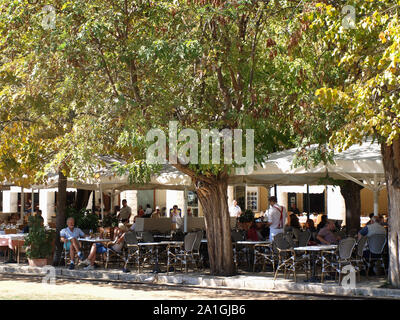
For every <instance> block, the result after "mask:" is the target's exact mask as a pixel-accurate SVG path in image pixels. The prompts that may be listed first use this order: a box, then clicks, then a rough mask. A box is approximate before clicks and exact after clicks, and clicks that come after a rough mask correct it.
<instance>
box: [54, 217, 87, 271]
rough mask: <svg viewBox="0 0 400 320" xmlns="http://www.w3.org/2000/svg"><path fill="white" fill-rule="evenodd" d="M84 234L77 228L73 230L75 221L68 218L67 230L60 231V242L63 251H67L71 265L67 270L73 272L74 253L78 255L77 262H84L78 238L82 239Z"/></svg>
mask: <svg viewBox="0 0 400 320" xmlns="http://www.w3.org/2000/svg"><path fill="white" fill-rule="evenodd" d="M84 236H85V234H84V233H83V231H82V230H81V229H79V228H75V219H74V218H72V217H70V218H68V219H67V228H65V229H62V230H61V231H60V238H61V241H62V242H64V248H65V250H67V251H68V250H69V253H70V257H71V264H70V266H69V268H68V269H70V270H73V269H74V268H75V261H74V260H75V252H77V253H78V257H79V260H81V261H83V260H85V259H84V258H83V254H82V252H81V246H80V244H79V241H78V238H79V237H84Z"/></svg>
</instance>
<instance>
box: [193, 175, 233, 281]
mask: <svg viewBox="0 0 400 320" xmlns="http://www.w3.org/2000/svg"><path fill="white" fill-rule="evenodd" d="M197 195H198V197H199V201H200V203H201V206H202V208H203V212H204V217H205V220H206V231H207V241H208V256H209V259H210V272H211V274H212V275H221V276H231V275H234V274H235V267H234V263H233V250H232V239H231V226H230V216H229V210H228V184H227V182H226V180H216V181H215V183H213V184H209V183H204V182H202V185H201V186H200V187H197Z"/></svg>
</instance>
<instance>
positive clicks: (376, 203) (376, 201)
mask: <svg viewBox="0 0 400 320" xmlns="http://www.w3.org/2000/svg"><path fill="white" fill-rule="evenodd" d="M378 213H379V189H378V188H377V189H375V190H374V216H377V215H378Z"/></svg>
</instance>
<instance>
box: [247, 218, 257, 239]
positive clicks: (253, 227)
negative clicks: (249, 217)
mask: <svg viewBox="0 0 400 320" xmlns="http://www.w3.org/2000/svg"><path fill="white" fill-rule="evenodd" d="M246 240H249V241H259V240H260V239H259V237H258V234H257V229H256V224H255V223H254V221H253V223H252V224H251V227H250V228H249V230H247V234H246Z"/></svg>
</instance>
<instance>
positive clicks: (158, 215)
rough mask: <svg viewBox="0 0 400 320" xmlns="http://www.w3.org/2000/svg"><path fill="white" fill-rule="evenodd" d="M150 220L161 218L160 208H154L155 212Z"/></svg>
mask: <svg viewBox="0 0 400 320" xmlns="http://www.w3.org/2000/svg"><path fill="white" fill-rule="evenodd" d="M151 217H152V218H161V211H160V207H158V206H157V207H156V211H154V212H153V213H152V215H151Z"/></svg>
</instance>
